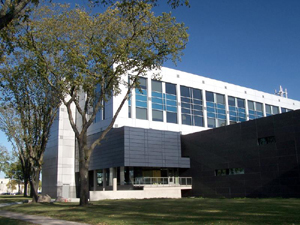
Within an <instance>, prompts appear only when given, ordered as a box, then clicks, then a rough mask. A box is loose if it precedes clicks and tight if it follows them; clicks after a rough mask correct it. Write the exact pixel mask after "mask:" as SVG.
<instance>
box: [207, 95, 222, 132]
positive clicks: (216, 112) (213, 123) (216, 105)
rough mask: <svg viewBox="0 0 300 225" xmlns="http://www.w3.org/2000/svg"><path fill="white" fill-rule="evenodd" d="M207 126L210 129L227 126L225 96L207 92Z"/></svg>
mask: <svg viewBox="0 0 300 225" xmlns="http://www.w3.org/2000/svg"><path fill="white" fill-rule="evenodd" d="M206 106H207V126H208V127H210V128H214V127H221V126H225V125H226V110H225V96H224V95H222V94H218V93H213V92H210V91H206Z"/></svg>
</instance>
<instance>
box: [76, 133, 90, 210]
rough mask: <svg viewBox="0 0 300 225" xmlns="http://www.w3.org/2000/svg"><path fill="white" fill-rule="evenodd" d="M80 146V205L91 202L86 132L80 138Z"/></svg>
mask: <svg viewBox="0 0 300 225" xmlns="http://www.w3.org/2000/svg"><path fill="white" fill-rule="evenodd" d="M78 147H79V185H80V203H79V205H80V206H87V205H88V203H89V194H90V193H89V164H90V151H91V149H89V148H88V145H87V135H86V132H85V134H84V135H82V136H81V137H80V138H79V139H78Z"/></svg>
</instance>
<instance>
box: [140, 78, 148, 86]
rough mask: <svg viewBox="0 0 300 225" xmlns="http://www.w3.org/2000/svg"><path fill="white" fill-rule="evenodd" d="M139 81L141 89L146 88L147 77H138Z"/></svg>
mask: <svg viewBox="0 0 300 225" xmlns="http://www.w3.org/2000/svg"><path fill="white" fill-rule="evenodd" d="M139 82H140V88H141V89H147V79H146V78H144V77H140V79H139Z"/></svg>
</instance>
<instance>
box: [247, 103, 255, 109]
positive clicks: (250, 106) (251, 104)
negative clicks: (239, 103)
mask: <svg viewBox="0 0 300 225" xmlns="http://www.w3.org/2000/svg"><path fill="white" fill-rule="evenodd" d="M248 108H249V110H254V102H252V101H248Z"/></svg>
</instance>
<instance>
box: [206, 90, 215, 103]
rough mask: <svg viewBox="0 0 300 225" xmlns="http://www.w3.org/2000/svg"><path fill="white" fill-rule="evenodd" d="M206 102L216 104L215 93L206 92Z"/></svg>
mask: <svg viewBox="0 0 300 225" xmlns="http://www.w3.org/2000/svg"><path fill="white" fill-rule="evenodd" d="M206 101H208V102H215V101H214V93H213V92H210V91H207V92H206Z"/></svg>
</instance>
